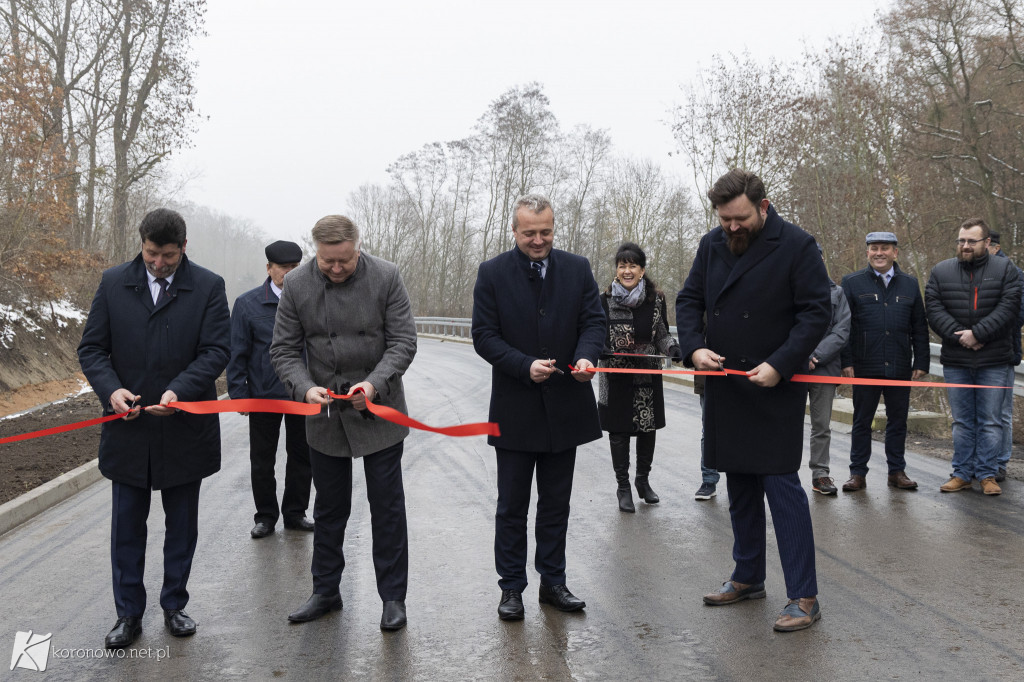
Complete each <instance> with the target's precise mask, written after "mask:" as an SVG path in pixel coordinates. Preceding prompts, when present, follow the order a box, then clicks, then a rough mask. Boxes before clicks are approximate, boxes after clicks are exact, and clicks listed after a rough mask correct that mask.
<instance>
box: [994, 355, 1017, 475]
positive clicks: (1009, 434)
mask: <svg viewBox="0 0 1024 682" xmlns="http://www.w3.org/2000/svg"><path fill="white" fill-rule="evenodd" d="M1014 375H1015V373H1014V371H1013V366H1012V365H1011V366H1009V367H1007V368H1006V383H1004V384H1002V385H1003V386H1013V380H1014ZM1000 421H1001V422H1002V423H1003V447H1002V448H1000V450H999V458H998V463H999V467H1000V468H1003V469H1005V468H1006V464H1007V463H1008V462H1009V461H1010V455H1012V454H1013V391H1003V411H1002V415H1001V419H1000Z"/></svg>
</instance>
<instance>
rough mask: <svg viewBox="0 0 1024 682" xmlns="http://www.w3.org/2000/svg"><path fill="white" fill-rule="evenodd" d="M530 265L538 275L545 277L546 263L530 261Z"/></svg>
mask: <svg viewBox="0 0 1024 682" xmlns="http://www.w3.org/2000/svg"><path fill="white" fill-rule="evenodd" d="M530 267H531V268H533V271H534V272H535V273H537V276H538V277H540V278H541V279H544V265H543V264H541V263H530Z"/></svg>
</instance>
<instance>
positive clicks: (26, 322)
mask: <svg viewBox="0 0 1024 682" xmlns="http://www.w3.org/2000/svg"><path fill="white" fill-rule="evenodd" d="M15 306H17V307H15ZM15 306H10V305H6V304H3V303H0V346H3V347H4V348H11V347H12V344H13V343H14V337H15V336H16V335H17V333H18V332H19V331H25V332H28V333H29V334H36V333H37V332H39V331H41V328H40V327H39V324H38V323H37V322H36V320H42V319H53V321H54V322H56V323H57V326H58V327H60V328H61V329H63V328H64V327H67V326H68V325H69V324H71V323H72V322H83V321H84V320H85V318H86V316H87V315H88V313H87V312H86V311H84V310H82V309H81V308H78V307H76V306H75V305H74V304H72V303H71V301H68V300H67V299H60V300H59V301H52V302H50V303H42V304H39V305H35V306H33V305H30V304H29V302H28V301H27V300H25V299H21V300H20V301H18V302H16V304H15ZM51 307H52V312H51ZM43 338H45V337H43Z"/></svg>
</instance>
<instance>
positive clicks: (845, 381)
mask: <svg viewBox="0 0 1024 682" xmlns="http://www.w3.org/2000/svg"><path fill="white" fill-rule="evenodd" d="M569 369H571V370H572V371H573V372H576V371H578V370H577V369H576V368H575V367H573V366H572V365H569ZM584 371H585V372H601V373H603V374H688V375H690V376H702V377H720V376H728V375H730V374H732V375H736V376H744V377H745V376H749V375H748V374H747V373H746V372H744V371H743V370H740V369H719V370H713V371H708V370H690V369H632V368H627V367H587V368H586V369H584ZM790 381H793V382H796V383H803V384H839V385H845V386H926V387H928V388H1001V389H1011V390H1012V389H1013V386H981V385H978V384H947V383H943V382H941V381H907V380H904V379H861V378H857V377H830V376H819V375H815V374H794V375H793V376H792V377H791V378H790Z"/></svg>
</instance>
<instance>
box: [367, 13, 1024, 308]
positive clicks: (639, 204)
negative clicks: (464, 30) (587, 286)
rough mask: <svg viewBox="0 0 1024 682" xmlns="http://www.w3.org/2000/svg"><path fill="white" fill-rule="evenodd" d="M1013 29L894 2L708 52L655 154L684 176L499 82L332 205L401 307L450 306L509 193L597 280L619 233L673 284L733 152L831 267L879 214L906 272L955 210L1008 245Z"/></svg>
mask: <svg viewBox="0 0 1024 682" xmlns="http://www.w3.org/2000/svg"><path fill="white" fill-rule="evenodd" d="M1022 40H1024V38H1022V25H1021V2H1020V0H902V1H901V2H897V3H896V4H895V5H894V7H893V8H892V9H891V10H890V11H888V12H887V13H885V14H883V15H880V16H879V17H878V18H877V22H876V23H875V24H874V25H873V27H872V28H871V29H870V30H868V31H866V32H864V33H863V34H862V35H858V36H853V37H849V38H843V39H836V40H833V41H832V42H831V43H830V44H829V45H828V46H827V47H826V48H825V49H823V50H822V51H821V52H819V53H812V54H808V55H806V56H805V58H804V59H803V60H802V61H800V62H797V63H779V62H774V61H772V62H768V63H765V62H763V61H759V60H757V59H756V58H755V56H754V55H752V54H749V53H744V54H740V55H736V54H729V55H719V56H716V57H714V58H713V60H712V62H711V63H710V64H709V65H708V66H707V67H705V68H704V69H703V70H701V71H700V73H699V74H698V76H697V77H696V78H695V79H694V81H693V82H691V83H688V84H686V85H685V86H683V87H682V89H681V91H680V101H679V102H678V104H677V105H676V106H675V107H674V108H673V109H672V110H671V112H670V118H671V123H670V125H671V128H672V133H673V136H674V139H675V143H676V144H675V149H671V150H666V153H669V154H681V155H683V157H684V158H685V159H686V160H687V162H688V166H689V168H690V171H691V172H692V177H691V178H688V179H687V180H686V181H684V179H682V178H676V177H673V176H672V175H671V174H669V173H668V172H666V171H665V170H664V168H663V167H662V166H661V165H659V164H658V163H657V162H656V161H653V160H650V159H638V158H632V157H629V156H627V155H623V154H620V153H617V152H616V150H615V148H614V146H613V144H612V140H611V139H610V137H609V135H608V134H607V132H606V131H603V130H599V129H594V128H592V127H590V126H587V125H577V126H575V127H572V128H570V129H568V130H566V129H563V128H562V126H561V125H560V124H559V122H558V121H557V119H556V117H555V116H554V114H553V113H552V112H551V109H550V106H549V100H548V98H547V96H546V95H545V94H544V91H543V87H542V86H541V85H540V84H538V83H531V84H528V85H523V86H518V87H514V88H511V89H509V90H508V91H506V92H505V93H503V94H502V95H501V96H500V97H498V98H497V99H495V100H494V101H493V102H491V104H490V106H489V107H488V108H487V110H486V111H485V112H484V113H483V114H482V115H481V116H480V118H479V120H478V121H477V124H476V126H475V129H474V131H473V133H472V134H471V135H470V136H468V137H466V138H465V139H461V140H456V141H449V142H432V143H429V144H425V145H424V146H423V147H422V148H420V149H418V150H415V151H411V152H409V153H408V154H405V155H403V156H401V157H400V158H398V159H396V160H395V161H394V162H393V163H392V164H391V166H390V167H389V168H388V173H389V176H390V180H389V181H388V182H386V183H383V184H370V185H364V186H362V187H360V188H358V189H357V190H356V191H355V192H353V193H352V194H351V195H350V197H349V201H348V211H349V212H350V214H351V215H352V217H353V218H354V219H355V220H356V221H357V223H359V224H360V225H362V226H363V228H364V233H365V237H364V244H365V247H366V248H367V249H368V250H370V251H371V252H373V253H376V254H378V255H380V256H383V257H384V258H387V259H389V260H392V261H395V262H397V263H399V264H400V265H401V267H402V271H403V273H405V277H406V280H407V284H408V285H409V289H410V291H411V292H412V295H413V298H414V304H415V306H416V312H417V314H420V315H455V316H464V315H467V314H468V313H469V310H470V307H471V298H472V296H471V294H472V286H473V281H474V280H475V271H476V267H477V264H478V263H479V262H481V261H482V260H485V259H487V258H489V257H491V256H493V255H495V253H497V252H498V251H500V250H502V249H505V248H508V247H509V246H510V244H511V238H510V232H509V223H510V215H509V208H510V206H511V205H512V202H513V201H514V200H515V198H516V197H517V196H519V195H521V194H523V193H525V192H527V191H541V192H544V193H545V194H547V195H548V196H549V197H550V198H551V199H552V203H553V205H554V209H555V216H556V246H557V247H559V248H563V249H567V250H569V251H573V252H575V253H579V254H581V255H584V256H586V257H588V258H589V259H590V260H591V263H592V264H593V266H594V270H595V275H596V276H597V279H598V281H599V282H600V283H601V285H602V286H604V285H606V284H607V283H608V282H609V281H610V279H611V277H612V276H613V265H612V263H611V260H610V259H611V258H612V255H613V254H614V252H615V248H616V247H617V246H618V244H619V243H621V242H622V241H625V240H631V241H636V242H638V243H639V244H641V245H642V246H643V247H644V248H645V249H646V250H647V252H648V262H649V264H650V265H651V268H650V269H651V272H652V274H653V275H654V277H655V278H656V279H657V280H658V283H659V285H660V286H661V287H662V288H663V289H664V290H666V291H673V292H674V291H676V290H678V288H680V287H681V285H682V283H683V281H684V279H685V276H686V273H687V271H688V268H689V264H690V263H691V262H692V259H693V254H694V249H695V247H696V244H697V241H698V240H699V238H700V237H701V236H702V235H703V234H704V232H706V231H707V230H709V229H711V228H713V227H714V226H715V225H716V224H717V223H716V219H715V216H714V214H713V211H712V210H711V208H710V206H709V204H708V201H707V197H706V196H705V191H706V190H707V188H709V187H710V186H711V184H712V183H713V182H714V180H715V179H716V178H717V177H718V176H719V175H721V174H722V173H724V172H725V171H727V170H728V169H730V168H733V167H741V168H746V169H748V170H752V171H754V172H756V173H758V174H759V175H760V176H761V177H762V178H763V179H764V180H765V183H766V185H767V187H768V191H769V197H770V198H771V199H772V201H773V203H774V204H775V205H776V207H777V209H778V210H779V211H780V213H781V214H782V215H783V216H784V217H786V218H787V219H789V220H791V221H793V222H795V223H797V224H799V225H801V226H802V227H803V228H804V229H806V230H807V231H808V232H811V233H812V234H814V235H815V236H816V237H817V239H818V241H819V242H820V243H821V245H822V246H823V248H824V250H825V258H826V262H827V263H828V265H829V268H830V272H831V273H832V275H833V276H834V277H835V278H836V279H837V280H838V279H839V277H841V276H842V275H843V274H846V273H848V272H852V271H854V270H857V269H859V268H862V267H864V266H865V265H866V261H865V250H866V249H865V244H864V237H865V235H866V234H867V233H868V232H870V231H874V230H886V231H893V232H895V233H896V234H897V235H898V237H899V240H900V261H901V266H902V267H903V269H904V270H906V271H908V272H910V273H911V274H913V275H915V276H917V277H918V279H919V281H920V282H921V285H922V287H923V286H924V283H925V281H926V280H927V277H928V273H929V271H930V269H931V267H932V266H933V265H934V264H935V263H937V262H938V261H940V260H943V259H945V258H949V257H952V256H953V254H954V253H955V248H954V240H955V238H956V233H957V228H958V226H959V224H960V222H961V221H962V220H963V219H965V218H967V217H970V216H976V215H977V216H981V217H984V218H985V219H986V221H987V222H988V224H989V226H990V227H991V228H992V229H993V230H997V231H999V232H1001V233H1002V245H1003V248H1004V250H1006V251H1007V252H1008V254H1009V255H1010V256H1011V257H1016V256H1017V255H1019V244H1020V241H1021V239H1022V238H1024V235H1022V234H1021V230H1020V225H1021V220H1022V218H1024V128H1022V124H1024V55H1022Z"/></svg>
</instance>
